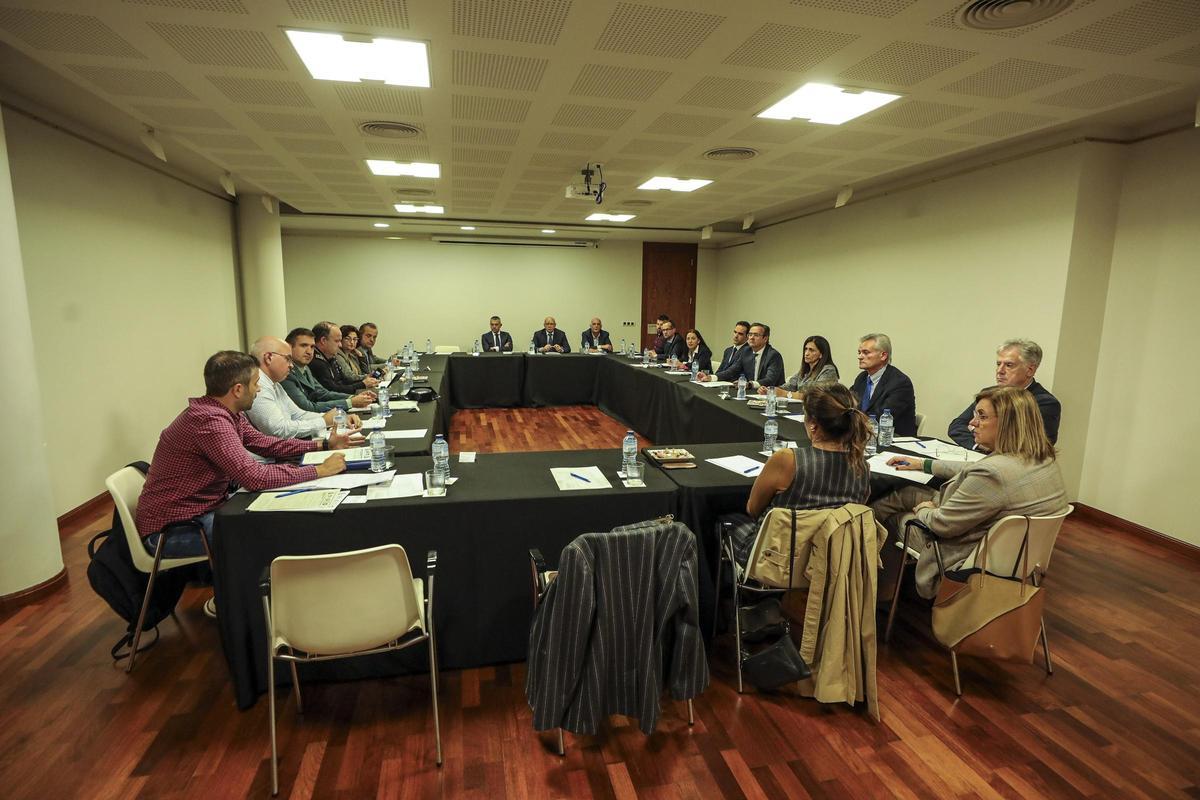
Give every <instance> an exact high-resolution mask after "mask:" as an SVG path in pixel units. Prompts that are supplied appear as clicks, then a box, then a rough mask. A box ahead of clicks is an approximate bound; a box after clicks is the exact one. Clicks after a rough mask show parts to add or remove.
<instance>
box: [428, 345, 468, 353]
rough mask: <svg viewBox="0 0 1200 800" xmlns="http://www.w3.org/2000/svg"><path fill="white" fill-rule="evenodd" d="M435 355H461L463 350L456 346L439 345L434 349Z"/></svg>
mask: <svg viewBox="0 0 1200 800" xmlns="http://www.w3.org/2000/svg"><path fill="white" fill-rule="evenodd" d="M433 352H435V353H461V352H462V348H461V347H459V346H458V345H456V344H439V345H438V346H436V347H434V348H433Z"/></svg>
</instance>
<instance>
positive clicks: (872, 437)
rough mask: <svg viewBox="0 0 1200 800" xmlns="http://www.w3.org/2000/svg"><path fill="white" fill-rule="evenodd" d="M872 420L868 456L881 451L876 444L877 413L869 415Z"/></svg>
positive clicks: (868, 440)
mask: <svg viewBox="0 0 1200 800" xmlns="http://www.w3.org/2000/svg"><path fill="white" fill-rule="evenodd" d="M869 419H870V421H871V435H870V436H868V437H867V458H870V457H871V456H873V455H875V454H876V453H878V452H879V448H878V447H876V446H875V429H876V428H875V415H874V414H872V415H871V416H870V417H869Z"/></svg>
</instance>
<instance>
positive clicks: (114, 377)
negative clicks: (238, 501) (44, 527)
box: [4, 113, 241, 514]
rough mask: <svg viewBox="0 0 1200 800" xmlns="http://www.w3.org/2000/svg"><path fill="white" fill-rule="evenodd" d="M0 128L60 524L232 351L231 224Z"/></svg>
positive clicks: (105, 158)
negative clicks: (213, 359) (212, 362)
mask: <svg viewBox="0 0 1200 800" xmlns="http://www.w3.org/2000/svg"><path fill="white" fill-rule="evenodd" d="M4 123H5V131H6V133H7V136H8V152H9V161H10V164H11V167H12V178H13V194H14V196H15V200H16V210H17V226H18V230H19V232H20V239H21V256H22V260H23V261H24V265H25V284H26V289H27V293H28V298H29V311H30V317H31V321H32V325H33V332H34V341H33V342H32V346H33V348H34V350H35V353H36V357H37V363H38V368H37V372H38V379H39V381H40V383H41V386H42V408H43V410H44V412H45V417H44V419H45V420H46V428H47V430H46V435H47V443H48V445H49V448H48V449H49V457H50V474H51V476H52V478H51V479H52V482H53V494H54V504H55V508H56V509H57V513H59V514H62V513H65V512H66V511H69V510H70V509H72V508H74V507H76V506H78V505H79V504H81V503H83V502H85V501H87V500H90V499H91V498H93V497H95V496H96V495H98V494H100V493H102V492H103V491H104V478H105V476H107V475H108V474H109V473H111V472H112V471H114V470H116V469H118V468H120V467H121V466H123V465H125V464H126V463H128V462H130V461H133V460H135V459H145V460H149V459H150V456H151V455H152V454H153V452H154V446H155V444H156V443H157V441H158V434H159V432H160V431H161V430H162V428H163V427H165V426H166V425H167V424H168V423H169V422H170V421H171V419H172V418H174V417H175V415H176V414H178V413H179V411H180V410H181V409H182V408H183V406H184V404H185V402H186V398H187V397H188V396H197V395H201V394H203V393H204V380H203V365H204V361H205V359H206V358H208V356H210V355H211V354H212V353H213V352H215V351H217V350H221V349H226V348H238V347H240V346H241V336H240V326H239V324H238V300H237V293H236V289H235V278H236V272H235V257H234V227H233V217H232V210H231V206H230V204H229V203H226V202H223V201H221V200H219V199H217V198H215V197H212V196H211V195H208V194H205V193H204V192H201V191H198V190H196V189H193V188H190V187H188V186H186V185H184V184H182V183H179V182H178V181H175V180H173V179H171V178H168V177H165V176H163V175H160V174H158V173H156V172H153V171H151V170H148V169H146V168H145V167H142V166H140V165H137V164H135V163H132V162H130V161H127V160H125V159H123V158H120V157H117V156H114V155H112V154H111V153H108V152H106V151H104V150H102V149H100V148H97V147H95V146H92V145H90V144H87V143H86V142H83V141H81V140H79V139H76V138H74V137H72V136H69V135H67V134H64V133H61V132H59V131H56V130H54V129H52V128H49V127H46V126H44V125H42V124H40V123H37V122H35V121H33V120H30V119H29V118H27V117H24V116H21V115H20V114H17V113H10V114H6V115H5V117H4ZM5 385H6V387H7V391H21V385H22V384H21V382H20V376H13V375H10V376H8V378H7V379H6V381H5Z"/></svg>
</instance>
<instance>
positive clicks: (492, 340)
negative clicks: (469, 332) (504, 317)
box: [480, 317, 513, 353]
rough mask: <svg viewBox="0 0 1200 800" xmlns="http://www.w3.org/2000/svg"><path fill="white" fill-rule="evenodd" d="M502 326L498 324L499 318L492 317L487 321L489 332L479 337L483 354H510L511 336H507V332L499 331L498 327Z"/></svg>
mask: <svg viewBox="0 0 1200 800" xmlns="http://www.w3.org/2000/svg"><path fill="white" fill-rule="evenodd" d="M502 324H503V323H501V322H500V318H499V317H492V318H491V319H490V320H488V326H489V327H490V328H491V330H490V331H488V332H487V333H485V334H484V335H483V336H481V337H480V341H481V342H482V345H481V346H482V347H483V352H485V353H511V352H512V349H513V341H512V336H510V335H509V333H508V331H502V330H500V326H501V325H502Z"/></svg>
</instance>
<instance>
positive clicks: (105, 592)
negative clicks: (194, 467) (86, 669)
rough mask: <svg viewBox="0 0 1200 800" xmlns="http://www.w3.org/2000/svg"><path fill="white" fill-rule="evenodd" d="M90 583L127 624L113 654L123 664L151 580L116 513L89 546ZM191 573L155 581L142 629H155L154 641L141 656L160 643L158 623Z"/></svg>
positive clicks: (144, 467) (142, 646)
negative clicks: (137, 563)
mask: <svg viewBox="0 0 1200 800" xmlns="http://www.w3.org/2000/svg"><path fill="white" fill-rule="evenodd" d="M129 466H131V467H134V468H136V469H138V470H140V471H141V472H142V474H145V473H146V472H148V471H149V469H150V465H149V464H147V463H146V462H145V461H135V462H133V463H132V464H130V465H129ZM87 548H88V559H89V562H88V568H87V576H88V583H90V584H91V585H92V589H94V590H95V592H96V594H98V595H100V596H101V597H102V598H104V602H106V603H108V605H109V606H111V607H112V610H113V611H115V612H117V616H119V617H120V618H121V619H123V620H125V622H126V629H125V635H123V636H122V637H121V638H120V640H119V641H118V642H117V643H116V644H115V645H113V647H112V650H111V651H110V654H111V655H112V657H113V660H115V661H120V660H121V659H123V658H127V657H128V656H129V653H128V652H124V653H122V652H120V651H121V649H122V648H127V647H130V646H131V645H132V644H133V633H134V628H135V627H136V626H137V618H138V614H139V613H140V612H141V610H142V599H143V598H144V597H145V596H146V584H147V583H149V580H150V576H149V575H147V574H146V573H144V572H141V571H140V570H139V569H138V568H137V567H135V566H134V565H133V557H132V556H131V555H130V554H129V542H128V541H127V540H126V538H125V526H123V525H122V524H121V515H120V513H119V512H118V511H117V510H116V509H113V521H112V528H110V529H109V530H106V531H104V532H103V533H98V534H96V535H95V536H94V537H92V540H91V541H90V542H88V546H87ZM191 575H192V571H191V570H188V569H173V570H168V571H166V572H159V573H158V575H156V576H155V578H154V591H153V592H151V594H150V605H149V606H148V607H147V609H146V620H145V622H144V623H143V625H142V630H143V631H148V630H150V629H152V628H153V629H154V638H153V639H152V640H151V641H150V642H149V643H146V642H144V641H143V642H140V643H139V648H138V649H139V652H140V651H142V650H147V649H149V648H150V647H153V646H154V644H155V642H157V641H158V623H160V622H162V621H163V620H164V619H166V618H167V617H168V616H170V614H171V612H172V611H174V610H175V604H176V603H178V602H179V598H180V596H181V595H182V594H183V589H184V586H185V585H186V584H187V582H188V579H189V577H191Z"/></svg>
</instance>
